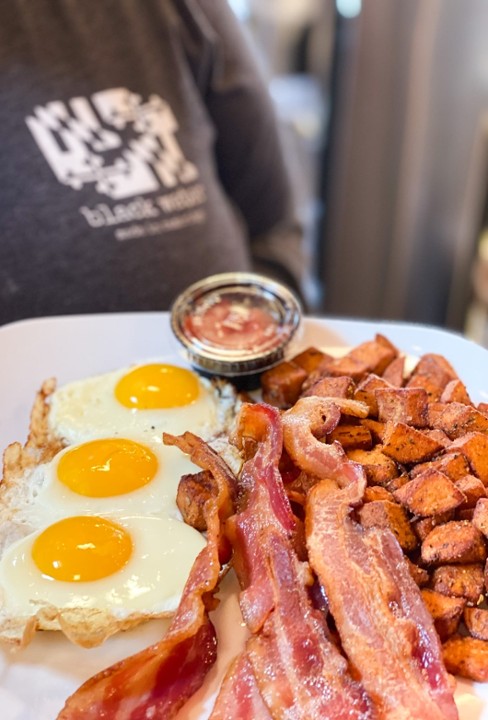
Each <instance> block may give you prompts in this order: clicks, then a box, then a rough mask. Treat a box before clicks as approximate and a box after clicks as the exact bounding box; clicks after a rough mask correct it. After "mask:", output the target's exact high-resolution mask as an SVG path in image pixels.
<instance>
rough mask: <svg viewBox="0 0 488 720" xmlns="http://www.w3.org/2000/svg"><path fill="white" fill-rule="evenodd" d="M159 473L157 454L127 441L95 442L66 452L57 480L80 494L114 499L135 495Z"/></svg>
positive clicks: (116, 439)
mask: <svg viewBox="0 0 488 720" xmlns="http://www.w3.org/2000/svg"><path fill="white" fill-rule="evenodd" d="M157 471H158V459H157V457H156V455H155V454H154V453H153V452H152V451H151V450H150V449H149V448H148V447H146V446H145V445H141V444H140V443H137V442H135V441H134V440H127V439H125V438H108V439H105V438H104V439H101V440H92V441H91V442H86V443H84V444H83V445H79V446H77V447H74V448H72V449H71V450H68V451H67V452H65V453H64V454H63V455H62V456H61V457H60V459H59V463H58V466H57V477H58V479H59V480H60V482H62V483H63V484H64V485H66V486H67V487H69V489H70V490H72V491H73V492H75V493H78V494H79V495H85V496H88V497H111V496H114V495H123V494H125V493H130V492H133V491H134V490H137V489H138V488H140V487H143V486H144V485H147V483H149V482H151V480H152V479H153V478H154V476H155V475H156V473H157Z"/></svg>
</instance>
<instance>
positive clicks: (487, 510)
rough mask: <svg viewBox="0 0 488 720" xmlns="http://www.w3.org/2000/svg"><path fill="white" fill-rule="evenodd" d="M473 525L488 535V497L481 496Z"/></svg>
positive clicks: (475, 510)
mask: <svg viewBox="0 0 488 720" xmlns="http://www.w3.org/2000/svg"><path fill="white" fill-rule="evenodd" d="M472 523H473V525H474V526H475V527H476V528H478V530H479V531H480V532H482V533H483V535H484V536H485V537H488V498H480V499H479V500H478V502H477V503H476V506H475V508H474V513H473V520H472Z"/></svg>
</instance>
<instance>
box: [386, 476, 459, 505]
mask: <svg viewBox="0 0 488 720" xmlns="http://www.w3.org/2000/svg"><path fill="white" fill-rule="evenodd" d="M394 496H395V500H397V501H398V502H399V503H401V504H402V505H404V506H405V507H406V508H407V509H408V510H410V512H411V513H413V514H414V515H418V516H420V517H428V516H430V515H438V514H439V513H442V512H446V510H453V509H454V508H456V507H458V506H459V505H461V504H462V502H463V501H464V500H465V499H466V496H465V495H464V494H463V493H462V492H461V490H459V488H457V487H456V485H455V484H454V483H453V482H452V480H450V479H449V478H448V477H447V475H444V473H441V472H439V470H425V471H424V472H423V473H422V474H421V475H417V477H416V478H414V479H413V480H410V482H408V483H407V484H406V485H403V487H401V488H399V489H398V490H397V491H396V492H395V493H394Z"/></svg>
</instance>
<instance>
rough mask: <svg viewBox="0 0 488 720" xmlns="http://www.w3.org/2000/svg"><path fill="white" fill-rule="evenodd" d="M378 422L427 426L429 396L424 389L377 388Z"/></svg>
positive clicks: (419, 426) (418, 426)
mask: <svg viewBox="0 0 488 720" xmlns="http://www.w3.org/2000/svg"><path fill="white" fill-rule="evenodd" d="M375 395H376V400H377V403H378V420H381V421H383V422H389V421H391V422H396V423H398V422H401V423H406V424H407V425H413V426H414V427H417V428H424V427H426V426H427V417H428V413H427V406H428V395H427V393H426V391H425V390H424V389H423V388H377V389H376V390H375Z"/></svg>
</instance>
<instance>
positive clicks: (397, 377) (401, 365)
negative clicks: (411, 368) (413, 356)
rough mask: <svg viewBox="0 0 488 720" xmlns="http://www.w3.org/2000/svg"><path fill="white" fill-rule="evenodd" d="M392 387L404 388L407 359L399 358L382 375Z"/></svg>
mask: <svg viewBox="0 0 488 720" xmlns="http://www.w3.org/2000/svg"><path fill="white" fill-rule="evenodd" d="M381 377H382V378H383V380H386V381H387V382H389V383H390V385H394V386H395V387H402V385H403V383H404V382H405V358H404V357H397V358H395V359H394V360H392V361H391V363H390V364H389V365H388V366H387V367H386V368H385V370H383V373H382V375H381Z"/></svg>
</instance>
